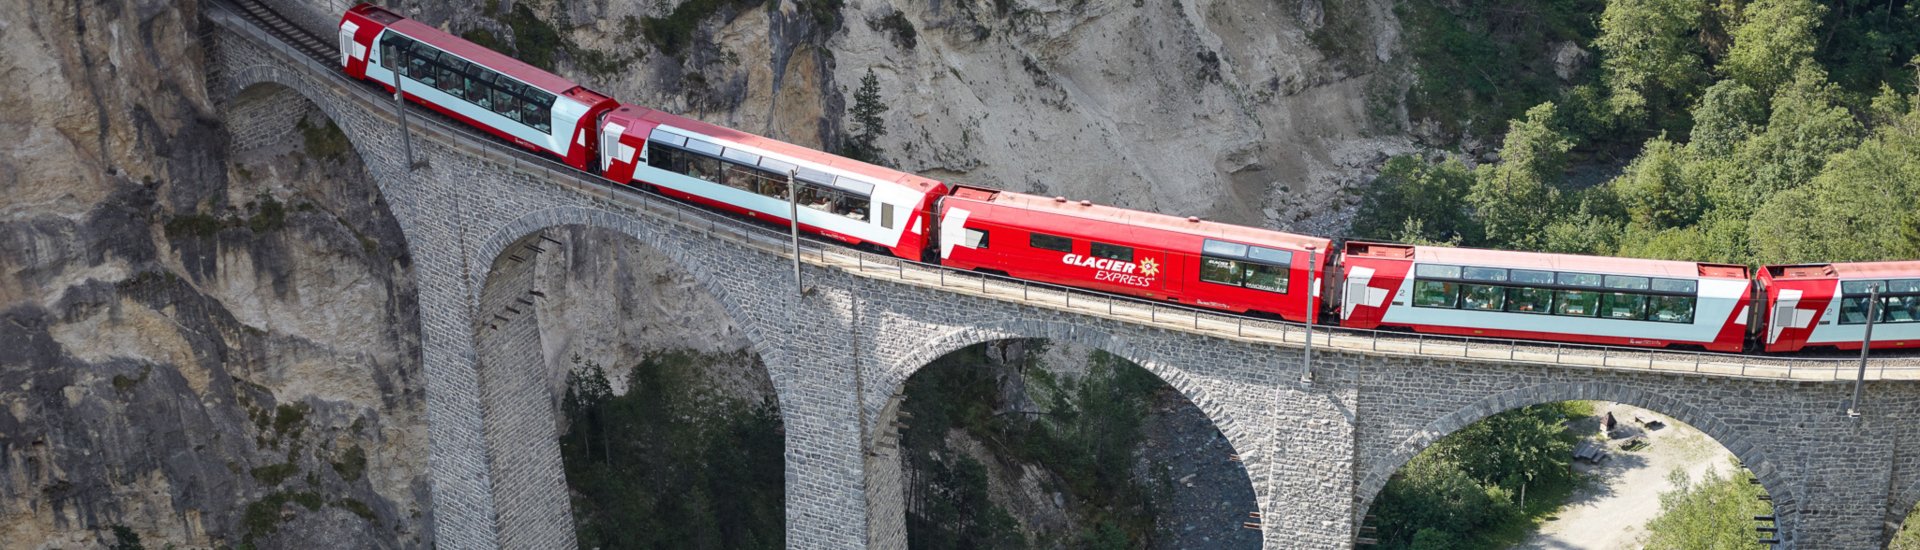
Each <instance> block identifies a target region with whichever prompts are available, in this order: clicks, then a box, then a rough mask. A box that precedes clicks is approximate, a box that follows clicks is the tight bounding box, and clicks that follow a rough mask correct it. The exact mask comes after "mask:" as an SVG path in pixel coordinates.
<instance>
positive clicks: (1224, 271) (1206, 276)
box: [1200, 245, 1240, 286]
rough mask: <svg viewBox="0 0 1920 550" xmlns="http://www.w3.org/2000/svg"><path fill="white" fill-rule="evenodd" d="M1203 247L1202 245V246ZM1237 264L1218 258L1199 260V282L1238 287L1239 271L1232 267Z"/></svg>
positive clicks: (1202, 258)
mask: <svg viewBox="0 0 1920 550" xmlns="http://www.w3.org/2000/svg"><path fill="white" fill-rule="evenodd" d="M1202 246H1204V245H1202ZM1236 263H1238V262H1234V261H1233V260H1222V259H1220V258H1208V257H1205V256H1202V257H1201V258H1200V280H1202V281H1206V282H1209V283H1219V284H1223V285H1233V286H1240V270H1239V269H1238V268H1237V267H1236V266H1235V265H1234V264H1236Z"/></svg>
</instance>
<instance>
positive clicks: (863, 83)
mask: <svg viewBox="0 0 1920 550" xmlns="http://www.w3.org/2000/svg"><path fill="white" fill-rule="evenodd" d="M889 108H890V107H888V106H887V104H886V103H883V102H882V101H881V99H880V79H879V78H878V77H875V76H874V75H873V68H872V67H868V68H867V74H866V76H863V77H860V90H859V91H856V92H854V93H853V108H852V109H851V110H850V111H849V116H851V117H852V118H853V135H852V136H851V137H849V138H848V139H847V146H846V147H845V149H846V151H845V153H846V155H847V156H848V157H852V158H854V159H856V160H860V161H862V162H868V163H873V164H880V163H882V162H884V161H883V158H884V157H885V156H886V151H884V150H881V149H880V137H881V136H885V135H887V121H886V119H885V118H882V115H885V114H886V113H887V109H889Z"/></svg>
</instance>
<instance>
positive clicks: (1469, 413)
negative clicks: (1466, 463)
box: [1354, 382, 1795, 538]
mask: <svg viewBox="0 0 1920 550" xmlns="http://www.w3.org/2000/svg"><path fill="white" fill-rule="evenodd" d="M1578 400H1601V401H1612V402H1616V403H1625V404H1628V405H1633V406H1636V407H1643V408H1646V409H1649V410H1652V411H1655V412H1659V413H1661V414H1665V415H1668V416H1671V417H1673V418H1674V419H1677V420H1679V421H1681V422H1685V423H1687V424H1689V425H1692V426H1693V427H1695V428H1697V429H1699V430H1700V431H1701V432H1702V433H1705V434H1707V437H1710V438H1712V439H1713V440H1714V442H1716V443H1719V444H1720V445H1721V446H1722V447H1725V448H1726V449H1727V450H1728V451H1731V452H1732V453H1733V455H1734V457H1735V458H1738V459H1739V460H1740V463H1741V464H1743V465H1745V466H1746V468H1747V469H1748V470H1750V471H1752V472H1753V475H1754V477H1756V478H1758V479H1759V480H1760V485H1761V487H1763V488H1765V489H1766V490H1767V494H1769V495H1772V497H1773V503H1774V506H1775V507H1776V509H1781V508H1787V507H1789V506H1790V505H1791V503H1793V502H1795V500H1794V496H1793V494H1792V491H1791V487H1792V485H1791V484H1789V483H1788V482H1787V480H1785V479H1782V477H1781V472H1780V468H1779V467H1778V466H1777V464H1776V463H1775V462H1774V461H1773V459H1772V457H1770V456H1769V455H1768V454H1767V452H1766V450H1764V449H1761V448H1760V446H1759V445H1757V444H1756V443H1755V442H1754V441H1752V440H1750V439H1749V438H1747V437H1746V435H1745V434H1744V433H1743V432H1741V431H1740V430H1738V429H1735V428H1734V427H1733V426H1731V425H1729V424H1727V423H1726V422H1725V421H1722V420H1720V419H1719V418H1718V417H1716V416H1714V415H1713V414H1712V413H1710V412H1707V411H1705V410H1702V409H1700V408H1698V407H1695V406H1693V405H1691V404H1688V403H1686V402H1684V401H1681V400H1678V399H1674V398H1671V397H1667V396H1665V395H1661V394H1658V393H1655V392H1651V391H1646V390H1642V389H1638V388H1633V387H1629V386H1623V385H1619V384H1614V383H1607V382H1585V383H1573V382H1560V383H1551V384H1538V385H1533V386H1527V387H1523V388H1514V389H1510V390H1507V391H1504V392H1501V393H1498V394H1494V395H1491V396H1487V397H1485V398H1481V399H1480V400H1478V401H1474V402H1473V403H1471V404H1468V405H1467V406H1465V407H1462V408H1460V409H1458V410H1455V411H1453V412H1452V413H1449V414H1447V415H1446V416H1442V417H1440V418H1436V419H1434V420H1433V421H1432V422H1429V423H1427V425H1426V426H1425V427H1422V428H1421V429H1420V430H1418V431H1416V432H1414V433H1413V435H1411V436H1409V437H1408V438H1407V439H1406V440H1405V441H1402V442H1401V443H1400V444H1399V445H1397V446H1395V447H1394V449H1393V450H1392V451H1391V452H1390V453H1388V454H1387V456H1384V457H1377V458H1371V459H1366V458H1364V457H1363V458H1362V461H1361V462H1360V463H1361V464H1365V465H1367V466H1368V468H1367V470H1366V471H1365V472H1362V473H1361V475H1360V479H1359V480H1358V483H1357V484H1356V485H1355V491H1356V493H1355V504H1356V506H1355V507H1354V519H1355V523H1356V524H1358V522H1359V520H1360V518H1362V517H1364V516H1365V515H1366V514H1367V512H1368V511H1369V510H1370V509H1371V508H1372V507H1373V500H1374V499H1375V498H1377V497H1379V495H1380V491H1381V490H1382V489H1384V488H1385V487H1386V485H1387V480H1388V479H1389V478H1391V477H1392V476H1393V474H1394V473H1395V472H1398V471H1400V468H1401V467H1404V466H1406V464H1407V462H1409V461H1411V460H1413V457H1414V455H1417V454H1420V451H1423V450H1426V448H1427V447H1429V446H1432V445H1433V443H1434V442H1435V441H1438V440H1440V438H1443V437H1446V436H1447V435H1449V434H1452V433H1454V432H1456V431H1459V430H1460V429H1461V428H1465V427H1467V426H1468V425H1471V424H1473V423H1475V422H1479V421H1481V420H1484V419H1486V418H1487V417H1489V416H1493V415H1495V414H1499V413H1502V412H1506V411H1510V410H1514V409H1518V408H1521V407H1528V406H1532V405H1540V404H1546V403H1557V402H1561V401H1578ZM1779 517H1780V523H1779V525H1780V527H1781V534H1782V535H1783V538H1786V537H1791V533H1792V532H1793V529H1792V523H1791V521H1792V517H1791V515H1789V514H1779Z"/></svg>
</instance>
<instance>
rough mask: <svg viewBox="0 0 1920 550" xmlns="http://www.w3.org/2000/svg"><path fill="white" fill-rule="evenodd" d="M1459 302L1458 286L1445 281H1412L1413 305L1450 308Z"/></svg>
mask: <svg viewBox="0 0 1920 550" xmlns="http://www.w3.org/2000/svg"><path fill="white" fill-rule="evenodd" d="M1459 302H1460V284H1459V283H1449V282H1446V281H1414V283H1413V305H1415V306H1419V307H1443V308H1452V307H1455V306H1456V305H1458V304H1459Z"/></svg>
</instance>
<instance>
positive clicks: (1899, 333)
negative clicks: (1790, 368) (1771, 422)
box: [1759, 261, 1920, 352]
mask: <svg viewBox="0 0 1920 550" xmlns="http://www.w3.org/2000/svg"><path fill="white" fill-rule="evenodd" d="M1759 280H1760V286H1761V288H1763V289H1765V292H1766V304H1767V309H1766V312H1767V320H1766V321H1767V323H1766V327H1767V329H1766V331H1765V334H1764V339H1763V341H1762V344H1763V345H1762V349H1763V350H1765V351H1769V352H1787V351H1799V350H1800V349H1801V348H1803V347H1808V346H1830V347H1835V348H1840V349H1850V350H1857V349H1860V342H1861V340H1862V339H1863V338H1865V337H1866V329H1867V315H1868V309H1869V308H1868V307H1867V300H1868V299H1869V298H1870V297H1871V295H1872V288H1873V287H1874V286H1878V287H1879V289H1880V293H1879V294H1880V303H1879V305H1878V307H1875V308H1872V309H1873V315H1874V316H1875V318H1874V320H1873V322H1874V326H1873V344H1872V347H1873V348H1874V349H1888V348H1890V349H1912V348H1920V261H1907V262H1861V263H1831V264H1805V265H1769V266H1766V267H1763V268H1761V270H1760V277H1759Z"/></svg>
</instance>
